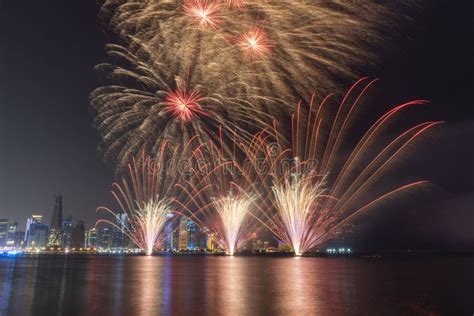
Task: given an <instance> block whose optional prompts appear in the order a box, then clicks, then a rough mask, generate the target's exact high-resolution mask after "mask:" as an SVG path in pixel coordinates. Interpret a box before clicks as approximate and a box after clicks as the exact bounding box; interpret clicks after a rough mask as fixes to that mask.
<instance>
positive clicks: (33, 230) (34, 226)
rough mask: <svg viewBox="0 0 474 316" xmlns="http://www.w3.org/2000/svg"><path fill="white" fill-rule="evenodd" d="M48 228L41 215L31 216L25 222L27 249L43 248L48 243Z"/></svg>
mask: <svg viewBox="0 0 474 316" xmlns="http://www.w3.org/2000/svg"><path fill="white" fill-rule="evenodd" d="M48 232H49V226H48V225H46V224H44V223H43V216H42V215H32V216H31V217H30V218H28V220H27V221H26V232H25V244H26V247H28V248H43V247H46V245H47V243H48Z"/></svg>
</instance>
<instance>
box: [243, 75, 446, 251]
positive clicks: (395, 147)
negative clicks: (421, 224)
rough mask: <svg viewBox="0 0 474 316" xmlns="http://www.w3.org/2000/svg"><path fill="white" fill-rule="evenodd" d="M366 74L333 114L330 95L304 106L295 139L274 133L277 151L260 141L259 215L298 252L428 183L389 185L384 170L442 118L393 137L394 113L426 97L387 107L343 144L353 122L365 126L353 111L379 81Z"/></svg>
mask: <svg viewBox="0 0 474 316" xmlns="http://www.w3.org/2000/svg"><path fill="white" fill-rule="evenodd" d="M367 80H368V79H367V78H363V79H361V80H359V81H358V82H357V83H356V84H354V86H352V87H351V89H350V90H349V91H348V93H347V94H346V95H345V97H344V98H343V100H342V102H341V103H340V104H339V107H338V108H337V113H336V114H335V115H333V116H331V115H330V112H331V111H330V108H326V104H327V103H328V102H329V101H328V100H329V97H328V98H325V99H324V100H323V101H322V102H321V103H320V104H319V106H315V105H314V103H311V104H310V105H309V106H308V107H304V106H303V105H302V104H299V105H298V106H297V108H296V113H295V115H294V116H293V118H292V126H293V128H292V130H293V133H292V138H291V141H290V142H288V143H285V141H284V139H279V138H275V139H274V141H275V142H276V143H277V144H278V148H280V150H279V152H277V153H275V152H271V151H270V150H268V148H266V147H265V146H260V148H261V150H262V151H263V152H264V154H263V156H264V159H263V164H264V165H265V166H266V167H265V170H267V171H266V172H265V175H264V176H261V177H259V179H260V180H259V181H260V182H261V184H262V185H261V186H260V187H259V190H260V200H259V202H258V203H255V205H256V206H257V210H256V212H255V214H257V216H256V217H255V218H256V219H258V220H259V221H261V223H262V224H264V225H265V226H266V227H268V228H269V229H271V230H272V231H273V232H274V233H275V235H276V236H277V237H278V238H279V239H281V240H282V241H284V242H286V243H287V244H288V245H290V246H291V247H292V249H293V250H294V251H295V253H296V254H297V255H301V254H303V253H304V252H307V251H309V250H311V249H313V248H314V247H316V246H318V245H321V244H322V243H323V242H325V241H327V240H328V239H330V238H332V237H334V236H335V235H337V234H339V233H341V232H342V231H343V228H344V227H345V225H347V224H349V223H351V222H352V221H353V220H354V219H356V218H357V216H361V215H363V214H364V213H366V212H367V211H368V210H370V209H371V208H373V207H375V206H377V205H379V203H382V202H383V201H386V200H387V199H388V198H395V197H398V196H400V195H401V194H402V193H403V192H405V191H407V190H409V189H411V188H414V187H418V186H421V185H425V184H427V181H423V180H420V181H415V182H412V183H408V184H405V185H402V186H398V187H397V186H395V188H394V187H393V186H392V187H388V188H385V187H386V185H383V184H384V180H385V181H386V180H387V179H386V178H384V174H387V173H388V172H389V171H390V170H393V169H394V168H395V166H397V161H399V160H400V159H401V158H405V157H406V155H407V154H408V152H409V149H410V148H411V147H412V145H413V144H415V142H416V140H417V139H418V138H419V137H420V136H422V135H423V134H424V133H426V132H427V131H428V130H430V129H431V128H433V127H434V126H436V125H438V124H440V123H441V122H437V121H433V122H424V123H421V124H417V125H414V126H410V127H409V128H407V129H406V130H404V131H402V132H401V133H398V134H396V136H395V137H393V138H392V139H389V137H388V136H387V134H389V133H388V131H387V129H388V127H389V126H391V123H392V122H393V121H394V120H395V119H396V117H397V116H401V115H402V114H403V112H404V111H407V110H408V109H409V108H412V107H416V106H423V105H425V104H426V102H425V101H423V100H415V101H411V102H407V103H404V104H401V105H398V106H396V107H394V108H392V109H390V110H389V111H387V112H386V113H385V114H384V115H382V116H381V117H380V118H378V119H377V120H375V123H373V124H372V125H371V126H370V127H369V128H368V129H367V130H366V131H365V132H364V133H362V136H361V137H360V139H359V140H358V141H357V142H356V145H355V146H354V147H353V148H352V151H347V146H345V147H343V146H342V145H341V144H343V143H347V138H349V135H351V137H353V135H354V134H353V133H352V134H351V131H353V130H354V126H357V128H360V126H358V125H357V124H354V123H355V122H353V120H354V119H355V117H356V115H355V113H356V112H357V111H358V105H359V102H360V100H361V98H362V97H363V95H364V94H365V92H366V91H367V89H368V88H369V87H370V86H371V85H372V84H373V83H374V82H375V81H372V82H368V83H366V84H364V82H367ZM356 91H358V92H356ZM351 99H352V100H353V101H352V102H350V101H349V100H351ZM325 118H326V121H325ZM351 127H352V129H351ZM276 128H278V126H277V124H276V123H275V129H276ZM275 134H276V135H277V133H275ZM387 139H389V140H388V141H387ZM248 157H249V158H250V160H251V161H252V163H253V164H255V165H256V164H259V163H260V164H262V160H261V157H259V156H255V155H248ZM262 188H263V190H262ZM383 189H385V191H382V190H383Z"/></svg>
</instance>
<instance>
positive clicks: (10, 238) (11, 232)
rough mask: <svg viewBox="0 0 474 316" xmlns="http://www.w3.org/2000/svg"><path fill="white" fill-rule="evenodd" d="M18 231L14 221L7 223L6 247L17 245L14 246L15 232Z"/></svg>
mask: <svg viewBox="0 0 474 316" xmlns="http://www.w3.org/2000/svg"><path fill="white" fill-rule="evenodd" d="M17 231H18V223H17V222H14V223H11V224H9V225H8V233H7V242H6V246H7V247H17V246H16V237H17V234H16V232H17Z"/></svg>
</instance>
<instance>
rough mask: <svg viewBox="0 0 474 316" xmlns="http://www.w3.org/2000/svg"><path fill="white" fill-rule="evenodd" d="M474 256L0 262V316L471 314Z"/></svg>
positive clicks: (79, 258)
mask: <svg viewBox="0 0 474 316" xmlns="http://www.w3.org/2000/svg"><path fill="white" fill-rule="evenodd" d="M473 285H474V258H472V257H448V258H442V257H437V258H418V259H413V258H411V259H358V258H337V259H336V258H264V257H140V256H137V257H101V256H69V257H67V256H62V257H47V256H42V257H17V258H0V293H1V295H0V314H1V315H30V314H31V315H101V316H104V315H161V314H165V315H169V314H173V315H175V314H186V315H200V314H208V315H266V314H272V315H332V314H336V315H358V314H364V315H374V314H375V315H377V314H378V315H380V314H384V315H401V314H411V315H413V314H416V315H419V314H421V315H437V314H450V315H460V314H461V315H462V314H466V315H472V314H473V313H474V291H473Z"/></svg>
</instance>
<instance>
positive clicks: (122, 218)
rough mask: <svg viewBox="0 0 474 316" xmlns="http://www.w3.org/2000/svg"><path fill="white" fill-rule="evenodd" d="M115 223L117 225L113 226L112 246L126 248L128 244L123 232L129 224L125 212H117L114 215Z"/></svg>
mask: <svg viewBox="0 0 474 316" xmlns="http://www.w3.org/2000/svg"><path fill="white" fill-rule="evenodd" d="M115 224H116V225H117V227H115V226H114V227H113V229H112V230H113V239H112V247H113V248H126V247H127V246H128V237H127V235H126V234H125V231H126V230H127V228H128V226H129V225H130V223H129V221H128V215H127V213H119V214H117V215H116V219H115Z"/></svg>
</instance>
